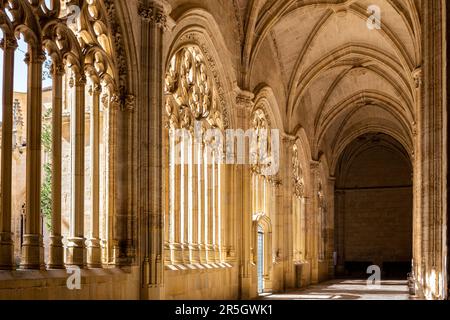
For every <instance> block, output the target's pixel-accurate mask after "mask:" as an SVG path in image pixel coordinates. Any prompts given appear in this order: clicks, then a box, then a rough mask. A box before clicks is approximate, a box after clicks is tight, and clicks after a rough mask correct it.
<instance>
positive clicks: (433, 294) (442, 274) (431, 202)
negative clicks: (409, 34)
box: [418, 1, 448, 299]
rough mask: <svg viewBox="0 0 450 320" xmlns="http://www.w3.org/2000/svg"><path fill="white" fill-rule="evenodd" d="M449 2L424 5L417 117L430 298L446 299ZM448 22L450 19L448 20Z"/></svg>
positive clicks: (426, 283)
mask: <svg viewBox="0 0 450 320" xmlns="http://www.w3.org/2000/svg"><path fill="white" fill-rule="evenodd" d="M444 3H445V1H423V2H422V10H421V14H422V48H423V64H422V74H423V86H422V104H421V106H420V112H419V121H420V122H419V133H418V134H419V135H420V149H419V152H420V157H421V175H422V177H421V185H422V189H421V197H422V198H421V204H420V205H421V208H420V210H421V213H422V236H423V239H422V243H423V251H422V254H423V260H424V261H423V264H424V268H423V270H422V274H421V275H420V276H421V279H422V287H423V288H425V296H426V297H427V298H434V299H444V298H445V297H446V294H447V292H446V288H445V287H446V285H445V284H446V283H447V278H448V275H447V273H446V270H447V269H446V264H447V261H446V255H445V254H444V253H445V252H447V249H448V248H447V247H446V239H445V237H446V233H445V227H446V223H445V222H446V221H447V202H446V198H447V196H446V195H447V181H446V179H445V177H446V175H447V164H446V161H445V159H447V150H446V140H447V139H448V136H447V123H446V119H447V103H446V95H445V80H444V74H445V72H444V71H445V68H446V54H445V50H446V44H445V40H446V39H445V21H444V20H445V14H444V10H445V5H444ZM447 19H448V17H447Z"/></svg>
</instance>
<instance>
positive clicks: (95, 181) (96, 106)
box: [87, 84, 102, 268]
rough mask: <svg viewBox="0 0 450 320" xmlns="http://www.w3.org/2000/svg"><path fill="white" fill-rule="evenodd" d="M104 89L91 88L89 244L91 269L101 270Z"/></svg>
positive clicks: (99, 87)
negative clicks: (101, 109)
mask: <svg viewBox="0 0 450 320" xmlns="http://www.w3.org/2000/svg"><path fill="white" fill-rule="evenodd" d="M101 92H102V88H101V86H100V85H98V84H94V85H93V86H92V88H91V92H90V95H91V97H92V107H91V118H90V144H91V168H90V169H91V183H92V185H91V208H92V217H91V234H90V238H89V244H88V257H87V258H88V259H87V264H88V267H89V268H100V267H101V265H102V263H101V262H102V261H101V249H100V230H99V224H100V94H101Z"/></svg>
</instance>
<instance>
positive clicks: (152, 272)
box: [136, 0, 171, 300]
mask: <svg viewBox="0 0 450 320" xmlns="http://www.w3.org/2000/svg"><path fill="white" fill-rule="evenodd" d="M170 10H171V8H170V5H169V4H168V3H167V2H166V1H165V0H143V1H141V2H140V4H139V8H138V12H139V15H140V17H141V41H140V43H141V55H140V58H141V63H140V66H141V81H140V84H141V90H140V92H141V101H140V107H139V108H138V110H137V112H138V115H137V117H138V119H139V123H138V130H139V131H138V132H139V134H138V137H137V141H136V145H137V146H139V148H140V152H139V158H138V163H137V165H138V167H139V168H140V172H139V173H140V174H139V177H138V192H139V194H140V195H141V196H140V197H139V198H138V203H139V211H140V213H139V216H140V217H141V222H140V225H141V229H140V231H141V243H142V244H143V245H142V246H141V250H142V251H141V254H140V257H141V264H142V280H141V281H142V283H141V289H142V290H141V298H143V299H152V300H154V299H161V298H163V297H164V295H163V282H164V258H163V241H164V239H163V221H164V219H163V218H164V217H163V214H164V209H163V195H162V188H161V186H162V184H163V176H162V174H163V171H162V169H163V165H162V138H163V136H162V132H163V121H162V115H163V110H164V99H163V96H164V95H163V83H164V81H163V76H164V68H163V57H162V54H163V34H164V31H165V30H166V29H167V20H168V17H167V15H168V14H169V12H170Z"/></svg>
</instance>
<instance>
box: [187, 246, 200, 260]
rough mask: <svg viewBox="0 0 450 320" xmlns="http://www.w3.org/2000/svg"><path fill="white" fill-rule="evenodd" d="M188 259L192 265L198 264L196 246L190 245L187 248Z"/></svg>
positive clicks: (198, 254) (198, 255)
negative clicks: (189, 258) (188, 252)
mask: <svg viewBox="0 0 450 320" xmlns="http://www.w3.org/2000/svg"><path fill="white" fill-rule="evenodd" d="M189 251H190V257H191V261H192V263H200V262H201V261H200V248H199V245H198V244H192V245H190V246H189Z"/></svg>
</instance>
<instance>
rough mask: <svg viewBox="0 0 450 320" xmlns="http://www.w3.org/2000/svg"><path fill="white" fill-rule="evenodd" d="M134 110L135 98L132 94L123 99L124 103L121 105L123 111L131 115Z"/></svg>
mask: <svg viewBox="0 0 450 320" xmlns="http://www.w3.org/2000/svg"><path fill="white" fill-rule="evenodd" d="M135 108H136V97H135V96H134V95H132V94H129V95H127V96H126V97H125V102H124V104H123V111H128V112H130V113H133V112H134V110H135Z"/></svg>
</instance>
